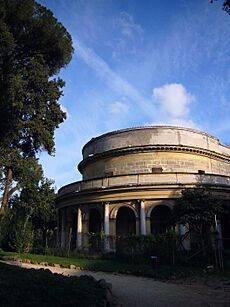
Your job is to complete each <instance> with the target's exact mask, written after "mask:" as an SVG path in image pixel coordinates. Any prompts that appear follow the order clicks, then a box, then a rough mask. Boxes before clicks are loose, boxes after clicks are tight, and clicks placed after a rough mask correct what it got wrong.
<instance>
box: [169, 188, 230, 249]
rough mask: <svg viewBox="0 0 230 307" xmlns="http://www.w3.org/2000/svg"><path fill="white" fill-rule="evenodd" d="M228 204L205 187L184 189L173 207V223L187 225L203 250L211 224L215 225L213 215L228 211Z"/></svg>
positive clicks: (218, 215)
mask: <svg viewBox="0 0 230 307" xmlns="http://www.w3.org/2000/svg"><path fill="white" fill-rule="evenodd" d="M229 210H230V209H229V206H228V204H227V203H226V202H225V201H224V200H221V199H218V198H217V197H215V196H214V195H213V194H212V193H211V192H209V191H208V190H206V189H201V188H197V189H186V190H184V191H182V196H181V198H178V199H177V200H176V201H175V206H174V207H173V211H172V215H173V223H174V224H182V225H188V226H189V232H190V233H191V234H192V235H193V236H195V237H196V238H197V244H198V245H200V248H201V249H202V250H203V254H204V253H205V252H204V246H205V242H206V243H207V238H208V237H209V232H210V228H211V226H215V216H217V217H219V218H220V216H221V214H223V213H226V214H227V213H228V212H229Z"/></svg>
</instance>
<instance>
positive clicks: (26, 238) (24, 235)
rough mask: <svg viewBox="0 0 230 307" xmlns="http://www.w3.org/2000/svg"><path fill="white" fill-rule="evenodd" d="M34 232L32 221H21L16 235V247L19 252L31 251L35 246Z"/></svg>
mask: <svg viewBox="0 0 230 307" xmlns="http://www.w3.org/2000/svg"><path fill="white" fill-rule="evenodd" d="M33 240H34V233H33V226H32V224H31V223H30V222H28V223H26V224H25V222H23V221H19V222H18V224H17V231H16V235H15V249H16V251H17V252H18V253H29V252H30V251H31V250H32V247H33Z"/></svg>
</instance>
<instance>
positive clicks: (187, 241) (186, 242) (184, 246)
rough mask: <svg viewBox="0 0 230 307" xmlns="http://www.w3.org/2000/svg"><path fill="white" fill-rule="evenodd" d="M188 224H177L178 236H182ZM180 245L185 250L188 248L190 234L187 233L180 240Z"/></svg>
mask: <svg viewBox="0 0 230 307" xmlns="http://www.w3.org/2000/svg"><path fill="white" fill-rule="evenodd" d="M188 227H189V226H188V225H182V224H179V233H180V236H181V237H182V236H184V235H185V234H186V232H187V231H188ZM182 246H183V248H184V249H185V250H186V251H189V250H190V235H189V234H187V237H185V238H184V240H183V241H182Z"/></svg>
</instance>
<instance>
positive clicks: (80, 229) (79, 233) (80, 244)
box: [77, 208, 82, 249]
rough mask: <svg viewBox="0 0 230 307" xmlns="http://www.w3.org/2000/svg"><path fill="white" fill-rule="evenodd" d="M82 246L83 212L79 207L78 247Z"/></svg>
mask: <svg viewBox="0 0 230 307" xmlns="http://www.w3.org/2000/svg"><path fill="white" fill-rule="evenodd" d="M81 247H82V213H81V209H80V208H77V249H81Z"/></svg>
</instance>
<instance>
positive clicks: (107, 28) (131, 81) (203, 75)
mask: <svg viewBox="0 0 230 307" xmlns="http://www.w3.org/2000/svg"><path fill="white" fill-rule="evenodd" d="M222 2H223V1H221V0H218V1H216V2H214V3H213V4H210V3H209V0H193V1H188V0H177V1H171V0H145V1H141V0H138V1H137V0H113V1H112V0H66V1H64V0H39V3H41V4H43V5H45V6H46V7H48V8H49V9H51V10H52V11H53V13H54V15H55V17H56V18H57V19H58V20H59V21H60V22H61V23H62V24H63V25H64V26H65V27H66V28H67V30H68V31H69V32H70V34H71V36H72V39H73V43H74V48H75V53H74V55H73V59H72V61H71V63H70V64H69V65H68V66H67V67H66V68H65V69H62V70H61V72H60V75H61V77H62V78H63V79H64V80H65V81H66V86H65V88H64V96H63V97H62V98H61V100H60V103H61V105H62V107H63V109H64V110H66V112H67V120H66V121H65V123H63V124H62V125H60V128H59V129H57V130H56V133H55V142H56V154H55V157H50V156H48V155H47V154H45V153H42V154H41V156H40V160H41V163H42V164H43V167H44V170H45V175H46V176H47V177H49V178H52V179H54V180H55V186H56V187H57V188H60V187H61V186H62V185H65V184H68V183H71V182H73V181H77V180H80V179H81V174H80V173H79V172H78V171H77V169H76V166H77V165H78V163H79V162H80V161H81V159H82V155H81V150H82V147H83V145H84V144H85V143H86V142H87V141H88V140H90V139H91V138H92V137H95V136H98V135H100V134H102V133H105V132H108V131H112V130H117V129H122V128H127V127H134V126H143V125H159V124H160V125H161V124H167V125H178V126H185V127H192V128H197V129H200V130H203V131H205V132H208V133H210V134H212V135H214V136H216V137H218V138H219V139H220V140H221V142H224V143H227V144H230V96H229V89H230V16H229V15H228V14H227V13H226V12H224V11H223V10H222V9H221V6H222Z"/></svg>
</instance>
